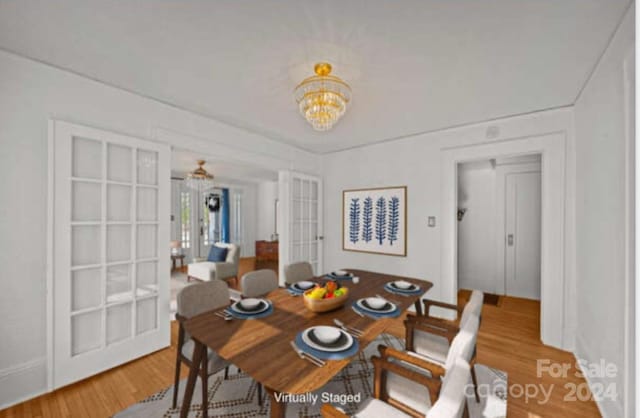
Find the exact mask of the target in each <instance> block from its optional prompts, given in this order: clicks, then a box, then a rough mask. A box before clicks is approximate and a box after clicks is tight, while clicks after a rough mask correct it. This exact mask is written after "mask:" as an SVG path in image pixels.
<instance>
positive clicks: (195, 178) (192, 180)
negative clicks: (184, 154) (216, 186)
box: [185, 160, 213, 191]
mask: <svg viewBox="0 0 640 418" xmlns="http://www.w3.org/2000/svg"><path fill="white" fill-rule="evenodd" d="M204 164H205V161H204V160H198V168H196V169H195V170H193V171H192V172H190V173H189V175H187V178H186V179H185V183H186V185H187V186H188V187H189V188H191V189H195V190H198V191H204V190H209V189H212V188H213V175H211V174H209V173H208V172H207V170H205V169H204V168H203V167H202V166H203V165H204Z"/></svg>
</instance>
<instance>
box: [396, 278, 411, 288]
mask: <svg viewBox="0 0 640 418" xmlns="http://www.w3.org/2000/svg"><path fill="white" fill-rule="evenodd" d="M394 284H395V285H396V287H397V288H398V289H409V288H410V287H411V283H409V282H405V281H404V280H398V281H397V282H395V283H394Z"/></svg>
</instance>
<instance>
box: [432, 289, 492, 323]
mask: <svg viewBox="0 0 640 418" xmlns="http://www.w3.org/2000/svg"><path fill="white" fill-rule="evenodd" d="M483 301H484V293H482V292H481V291H480V290H473V291H472V292H471V296H470V297H469V300H468V301H467V303H466V304H465V305H464V308H462V309H461V308H460V307H459V306H458V305H454V304H452V303H445V302H440V301H437V300H431V299H423V300H422V303H423V304H424V310H423V315H424V316H425V317H428V318H432V319H434V320H436V321H443V322H444V323H447V322H454V323H458V326H462V324H463V323H464V321H465V320H466V319H467V317H468V316H469V315H476V316H477V317H478V318H480V319H482V315H481V314H482V303H483ZM432 307H437V308H442V309H446V310H448V311H453V312H455V313H456V318H455V319H453V320H451V321H448V320H445V319H443V318H441V317H438V316H434V315H432V314H431V308H432Z"/></svg>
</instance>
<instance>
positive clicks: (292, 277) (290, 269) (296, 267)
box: [284, 261, 314, 285]
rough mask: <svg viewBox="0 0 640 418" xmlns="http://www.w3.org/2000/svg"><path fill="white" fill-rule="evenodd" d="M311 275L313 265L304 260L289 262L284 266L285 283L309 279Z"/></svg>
mask: <svg viewBox="0 0 640 418" xmlns="http://www.w3.org/2000/svg"><path fill="white" fill-rule="evenodd" d="M313 277H314V275H313V267H311V264H310V263H308V262H306V261H301V262H299V263H293V264H289V265H286V266H285V267H284V281H285V283H286V284H287V285H290V284H294V283H298V282H301V281H303V280H309V279H312V278H313Z"/></svg>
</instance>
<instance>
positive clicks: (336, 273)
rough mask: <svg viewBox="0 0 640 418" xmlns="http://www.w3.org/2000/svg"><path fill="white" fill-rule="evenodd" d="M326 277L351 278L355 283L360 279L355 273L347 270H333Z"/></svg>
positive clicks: (334, 278) (336, 278)
mask: <svg viewBox="0 0 640 418" xmlns="http://www.w3.org/2000/svg"><path fill="white" fill-rule="evenodd" d="M326 277H328V278H330V279H331V280H351V281H353V282H354V283H358V281H359V280H360V278H359V277H358V276H356V275H354V274H353V273H349V272H348V271H346V270H336V271H332V272H331V273H329V274H327V275H326Z"/></svg>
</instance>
